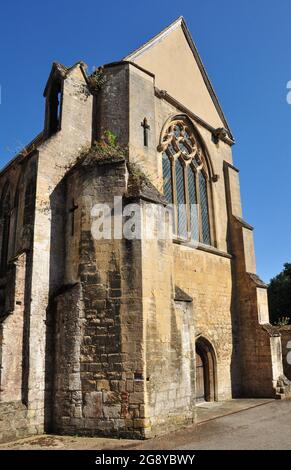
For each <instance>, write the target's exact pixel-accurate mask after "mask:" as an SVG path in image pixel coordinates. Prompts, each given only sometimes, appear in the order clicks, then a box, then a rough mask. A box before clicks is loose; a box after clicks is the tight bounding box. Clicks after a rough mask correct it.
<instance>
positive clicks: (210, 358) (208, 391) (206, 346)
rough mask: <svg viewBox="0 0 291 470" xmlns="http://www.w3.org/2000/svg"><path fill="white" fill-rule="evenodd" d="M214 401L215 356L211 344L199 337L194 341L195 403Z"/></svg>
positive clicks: (215, 394) (215, 386)
mask: <svg viewBox="0 0 291 470" xmlns="http://www.w3.org/2000/svg"><path fill="white" fill-rule="evenodd" d="M216 400H217V368H216V355H215V352H214V348H213V346H212V344H211V343H210V342H209V341H208V340H207V339H206V338H203V337H202V336H200V337H199V338H198V339H197V340H196V401H198V402H199V401H216Z"/></svg>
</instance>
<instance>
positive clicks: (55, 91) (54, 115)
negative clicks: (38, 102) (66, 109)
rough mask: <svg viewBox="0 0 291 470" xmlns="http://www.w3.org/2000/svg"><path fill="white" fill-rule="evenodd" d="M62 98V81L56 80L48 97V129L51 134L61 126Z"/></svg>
mask: <svg viewBox="0 0 291 470" xmlns="http://www.w3.org/2000/svg"><path fill="white" fill-rule="evenodd" d="M61 98H62V87H61V82H60V81H56V82H54V83H53V84H52V85H51V89H50V92H49V95H48V97H47V129H48V134H49V136H51V135H52V134H55V133H56V132H57V131H59V130H60V127H61Z"/></svg>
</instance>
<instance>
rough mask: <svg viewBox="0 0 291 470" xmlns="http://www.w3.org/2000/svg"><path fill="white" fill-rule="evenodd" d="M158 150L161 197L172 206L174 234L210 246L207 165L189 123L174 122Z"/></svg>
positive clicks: (167, 130)
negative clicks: (160, 159)
mask: <svg viewBox="0 0 291 470" xmlns="http://www.w3.org/2000/svg"><path fill="white" fill-rule="evenodd" d="M160 147H161V150H162V151H163V153H162V167H163V187H164V195H165V197H166V199H167V201H168V202H169V203H173V204H174V207H175V221H174V230H175V232H176V235H177V236H178V237H179V238H182V239H187V240H189V239H190V240H194V241H199V242H201V243H204V244H206V245H211V244H212V235H211V223H210V220H211V219H210V214H211V204H210V202H211V201H210V178H209V171H208V165H207V161H206V157H205V154H204V152H203V149H202V145H201V144H200V142H199V139H198V138H197V136H196V133H195V131H194V129H192V125H191V123H190V121H189V120H188V119H187V118H186V117H185V118H184V117H181V118H177V119H174V120H173V121H172V122H171V123H170V124H169V126H168V127H167V129H166V132H165V133H164V136H163V140H162V143H161V146H160Z"/></svg>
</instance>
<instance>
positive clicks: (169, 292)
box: [141, 202, 195, 437]
mask: <svg viewBox="0 0 291 470" xmlns="http://www.w3.org/2000/svg"><path fill="white" fill-rule="evenodd" d="M149 204H150V203H146V202H143V203H142V206H141V208H142V211H143V213H146V210H147V206H148V205H149ZM151 206H152V209H151V214H152V215H151V221H152V219H154V223H153V227H154V232H153V233H155V234H157V230H158V228H159V224H161V220H160V218H159V217H158V212H157V210H155V207H154V205H153V204H152V205H151ZM171 223H172V222H171V219H170V220H169V222H168V224H169V225H170V227H169V229H170V230H172V225H171ZM145 228H146V227H145ZM167 230H168V228H166V232H167ZM144 235H145V234H144ZM173 263H174V258H173V243H172V240H167V239H164V240H163V239H157V238H155V237H153V238H152V239H150V238H147V237H146V236H144V238H143V240H142V293H143V318H144V337H143V342H144V348H145V358H146V366H145V367H146V416H147V417H148V423H147V424H148V427H147V428H146V436H147V437H150V436H154V435H156V434H158V433H162V432H165V431H166V430H169V429H174V428H177V427H178V426H179V425H182V424H187V423H188V424H189V423H191V422H193V420H194V401H195V332H194V319H193V310H192V302H191V299H187V301H184V300H183V299H181V298H176V297H175V286H174V283H173Z"/></svg>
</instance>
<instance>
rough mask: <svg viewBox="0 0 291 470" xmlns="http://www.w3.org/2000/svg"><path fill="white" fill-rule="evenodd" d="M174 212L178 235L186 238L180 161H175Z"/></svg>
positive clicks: (184, 202)
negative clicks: (175, 200)
mask: <svg viewBox="0 0 291 470" xmlns="http://www.w3.org/2000/svg"><path fill="white" fill-rule="evenodd" d="M175 168H176V195H177V203H176V211H177V219H178V235H179V236H180V237H182V238H187V208H186V199H185V180H184V167H183V163H182V162H181V161H180V160H177V161H176V165H175Z"/></svg>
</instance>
